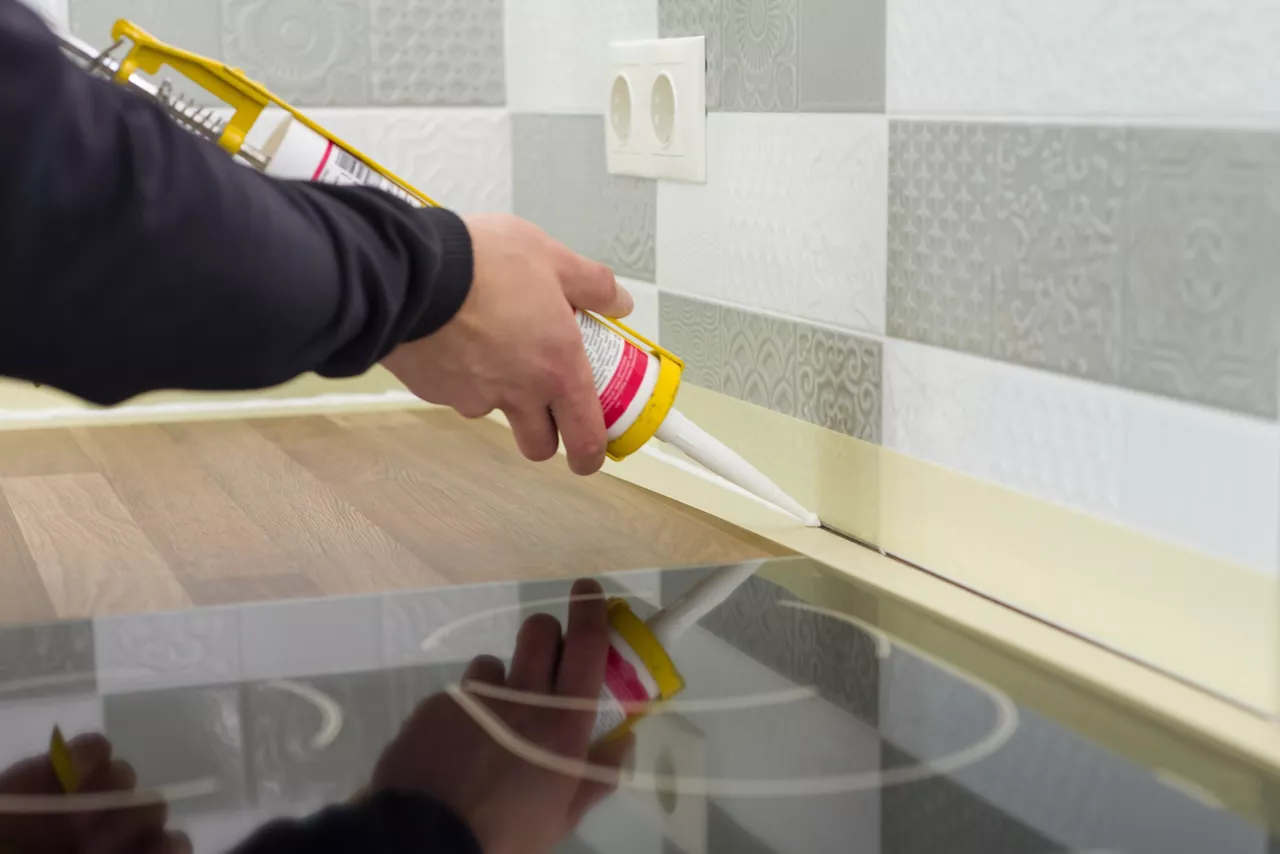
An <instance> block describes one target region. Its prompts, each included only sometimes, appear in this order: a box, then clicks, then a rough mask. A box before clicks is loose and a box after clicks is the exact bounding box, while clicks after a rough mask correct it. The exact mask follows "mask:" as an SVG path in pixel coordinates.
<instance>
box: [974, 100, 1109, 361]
mask: <svg viewBox="0 0 1280 854" xmlns="http://www.w3.org/2000/svg"><path fill="white" fill-rule="evenodd" d="M996 134H997V144H998V151H999V154H998V161H997V162H998V170H997V174H998V181H999V185H998V186H999V189H998V194H999V195H998V198H997V204H996V212H997V213H996V238H995V244H996V274H995V283H994V296H993V300H992V321H991V322H992V354H993V355H994V356H996V357H997V358H1000V359H1004V360H1006V361H1011V362H1018V363H1021V364H1024V365H1030V366H1032V367H1041V368H1047V369H1049V370H1054V371H1060V372H1062V373H1065V374H1072V375H1075V376H1082V377H1088V378H1091V379H1096V380H1100V381H1103V382H1113V383H1114V382H1115V381H1116V379H1117V375H1118V372H1119V356H1120V296H1121V292H1122V290H1123V283H1124V260H1123V257H1122V254H1121V252H1122V249H1123V246H1124V242H1125V236H1126V233H1127V232H1126V227H1127V215H1128V204H1127V198H1126V194H1127V193H1128V191H1129V181H1128V168H1129V163H1128V150H1127V138H1128V135H1127V132H1126V131H1124V130H1123V129H1108V128H1094V129H1084V128H1067V127H1039V126H1027V125H1020V126H1006V127H1000V128H998V129H997V131H996Z"/></svg>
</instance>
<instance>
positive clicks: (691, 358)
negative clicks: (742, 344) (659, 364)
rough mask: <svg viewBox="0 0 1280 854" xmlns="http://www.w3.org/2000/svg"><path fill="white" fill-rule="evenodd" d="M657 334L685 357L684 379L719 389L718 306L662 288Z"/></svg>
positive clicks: (675, 351) (720, 379) (677, 353)
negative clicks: (658, 330) (668, 291)
mask: <svg viewBox="0 0 1280 854" xmlns="http://www.w3.org/2000/svg"><path fill="white" fill-rule="evenodd" d="M659 300H660V304H659V314H660V317H659V324H660V332H659V335H658V338H659V341H660V342H661V343H662V346H663V347H665V348H666V349H668V350H670V351H671V352H673V353H675V354H676V355H677V356H679V357H680V358H681V359H683V360H684V382H687V383H693V384H694V385H698V386H702V387H703V388H707V389H711V390H712V391H720V388H721V382H722V376H721V365H722V364H723V362H724V351H723V349H722V347H721V343H720V341H721V334H722V333H721V329H720V307H719V306H718V305H716V304H714V303H709V302H703V301H702V300H695V299H688V298H687V297H682V296H680V295H679V294H672V293H667V292H666V291H662V292H661V295H660V297H659Z"/></svg>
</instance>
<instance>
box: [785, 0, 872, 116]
mask: <svg viewBox="0 0 1280 854" xmlns="http://www.w3.org/2000/svg"><path fill="white" fill-rule="evenodd" d="M886 2H887V0H800V110H801V112H822V111H842V112H882V111H883V110H884V89H885V83H884V78H885V4H886Z"/></svg>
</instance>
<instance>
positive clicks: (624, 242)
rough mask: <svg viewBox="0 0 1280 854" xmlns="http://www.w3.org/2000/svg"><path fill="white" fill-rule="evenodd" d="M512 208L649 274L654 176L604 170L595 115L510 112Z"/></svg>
mask: <svg viewBox="0 0 1280 854" xmlns="http://www.w3.org/2000/svg"><path fill="white" fill-rule="evenodd" d="M512 133H513V147H514V152H513V161H514V162H513V167H514V168H513V172H514V175H513V192H514V202H515V212H516V214H518V215H519V216H522V217H524V218H526V219H529V220H531V221H533V222H534V223H536V224H537V225H539V226H541V227H542V228H543V229H544V230H545V231H546V232H547V233H548V234H550V235H551V236H552V237H554V238H556V239H557V240H559V241H561V242H562V243H564V244H566V245H567V246H569V248H571V249H573V250H574V251H575V252H578V253H579V254H581V255H585V256H586V257H588V258H592V259H594V260H596V261H599V262H601V263H603V264H608V265H610V266H611V267H613V269H614V271H615V272H616V273H618V275H621V276H629V277H631V278H633V279H640V280H642V281H646V282H652V281H653V279H654V270H655V266H656V265H655V260H656V254H657V250H656V244H657V207H658V185H657V182H656V181H652V180H648V179H643V178H631V177H626V176H617V175H610V174H609V173H608V171H607V169H606V167H605V151H604V145H603V140H604V119H603V117H601V116H543V115H538V116H533V115H517V116H515V117H514V119H513V127H512Z"/></svg>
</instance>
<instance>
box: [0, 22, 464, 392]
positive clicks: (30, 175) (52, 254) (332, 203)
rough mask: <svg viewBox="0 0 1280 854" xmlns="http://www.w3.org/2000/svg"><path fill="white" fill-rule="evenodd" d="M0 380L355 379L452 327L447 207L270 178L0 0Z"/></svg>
mask: <svg viewBox="0 0 1280 854" xmlns="http://www.w3.org/2000/svg"><path fill="white" fill-rule="evenodd" d="M0 127H3V128H4V129H5V130H4V132H3V133H0V172H3V173H4V175H5V177H4V180H0V374H5V375H9V376H15V377H20V378H23V379H31V380H37V381H40V382H43V383H47V384H49V385H52V386H56V387H60V388H63V389H66V390H68V391H70V392H72V393H74V394H77V395H80V396H82V397H85V398H87V399H89V400H92V401H95V402H99V403H115V402H118V401H120V400H123V399H125V398H128V397H131V396H133V395H135V394H138V393H141V392H144V391H149V390H153V389H161V388H190V389H225V390H231V389H244V388H257V387H263V386H269V385H274V384H277V383H280V382H283V381H285V380H288V379H290V378H292V377H294V376H296V375H298V374H300V373H303V372H306V371H316V372H318V373H321V374H325V375H329V376H347V375H354V374H358V373H361V372H363V371H364V370H366V369H367V368H368V367H369V366H370V365H372V364H374V363H375V362H376V361H377V360H378V359H380V358H381V357H382V356H384V355H385V354H386V353H387V352H389V351H390V350H391V349H392V348H394V347H395V346H396V345H398V344H399V343H401V342H403V341H405V340H410V339H413V338H417V337H421V336H422V335H424V334H427V333H429V332H431V331H434V329H435V328H438V327H439V326H440V325H442V324H443V323H445V322H447V321H448V320H449V319H450V318H451V317H452V316H453V313H454V312H455V311H456V310H457V308H458V307H459V306H460V305H461V303H462V301H463V299H465V297H466V293H467V289H468V287H469V285H470V280H471V273H472V258H471V246H470V240H469V237H468V235H467V232H466V228H465V226H463V225H462V223H461V221H460V220H458V219H457V218H456V217H454V216H453V215H452V214H449V213H447V212H444V211H439V210H426V211H421V210H415V209H414V208H412V207H410V206H409V205H407V204H404V203H403V202H400V201H398V200H396V199H392V198H391V197H389V196H386V195H383V194H381V193H378V192H377V191H374V190H366V189H362V188H334V187H322V186H316V185H309V184H305V183H301V182H277V181H273V180H271V179H268V178H266V177H264V176H262V175H260V174H258V173H256V172H254V171H253V170H251V169H248V168H245V167H242V166H239V165H237V164H235V163H233V162H232V161H231V160H230V158H228V157H227V156H226V155H225V154H224V153H223V152H221V151H220V150H218V149H217V148H216V147H215V146H213V145H210V144H208V143H206V142H203V141H201V140H198V139H196V138H195V137H193V136H191V135H189V134H187V133H186V132H185V131H183V130H181V129H180V128H178V127H177V126H176V125H174V124H173V123H172V122H171V121H169V119H168V118H167V117H166V116H165V115H164V114H163V113H162V112H161V111H160V110H159V109H158V108H156V107H155V105H153V104H150V103H147V102H146V101H144V100H143V99H141V98H137V97H135V96H134V95H132V94H131V93H129V92H127V91H124V90H123V89H121V88H120V87H116V86H113V85H111V84H110V83H107V82H105V81H101V80H96V79H92V78H90V77H89V76H88V75H86V74H84V73H83V72H82V71H80V70H79V69H77V68H76V67H74V65H72V64H71V63H70V62H69V61H68V60H66V59H65V58H64V57H63V56H62V54H61V51H60V50H59V48H58V47H57V43H56V40H55V39H54V38H53V36H52V35H51V34H49V33H48V32H47V31H46V30H45V29H44V28H43V26H42V25H41V24H40V23H39V22H38V20H37V19H36V18H35V17H34V16H33V15H31V14H30V13H29V12H27V10H25V9H22V8H21V7H20V6H18V5H17V3H16V0H0Z"/></svg>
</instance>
